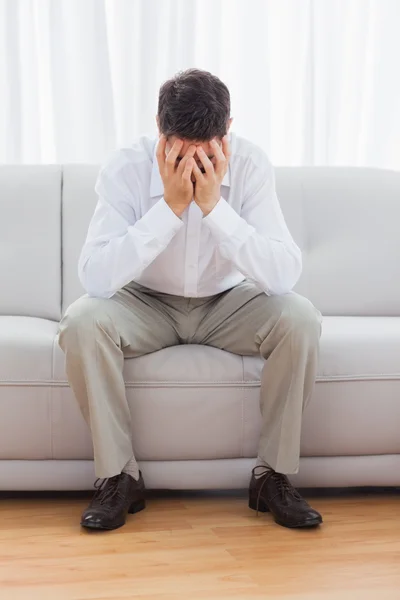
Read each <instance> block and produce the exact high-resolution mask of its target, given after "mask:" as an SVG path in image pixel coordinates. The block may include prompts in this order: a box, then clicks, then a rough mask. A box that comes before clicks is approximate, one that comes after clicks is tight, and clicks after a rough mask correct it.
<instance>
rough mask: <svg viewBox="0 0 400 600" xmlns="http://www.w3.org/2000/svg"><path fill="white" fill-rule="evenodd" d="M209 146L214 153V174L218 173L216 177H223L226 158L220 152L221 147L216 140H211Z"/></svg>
mask: <svg viewBox="0 0 400 600" xmlns="http://www.w3.org/2000/svg"><path fill="white" fill-rule="evenodd" d="M210 145H211V148H212V149H213V151H214V156H215V172H216V173H218V175H225V171H226V167H227V158H226V156H225V154H224V153H223V152H222V149H221V146H220V145H219V144H218V142H217V141H216V140H212V142H210Z"/></svg>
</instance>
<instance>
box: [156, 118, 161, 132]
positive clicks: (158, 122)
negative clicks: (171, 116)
mask: <svg viewBox="0 0 400 600" xmlns="http://www.w3.org/2000/svg"><path fill="white" fill-rule="evenodd" d="M156 123H157V129H158V137H160V135H161V130H160V119H159V118H158V115H156Z"/></svg>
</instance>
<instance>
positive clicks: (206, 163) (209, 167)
mask: <svg viewBox="0 0 400 600" xmlns="http://www.w3.org/2000/svg"><path fill="white" fill-rule="evenodd" d="M197 156H198V157H199V159H200V161H201V164H202V165H203V167H204V170H205V172H206V173H207V175H209V176H210V177H211V176H212V175H213V174H214V166H213V164H212V162H211V160H210V159H209V158H208V156H207V154H206V153H205V152H204V150H203V148H202V147H201V146H197Z"/></svg>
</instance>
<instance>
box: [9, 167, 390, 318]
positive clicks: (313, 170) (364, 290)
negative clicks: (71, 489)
mask: <svg viewBox="0 0 400 600" xmlns="http://www.w3.org/2000/svg"><path fill="white" fill-rule="evenodd" d="M97 172H98V167H97V166H94V165H93V166H89V165H68V166H65V167H63V169H62V171H61V169H60V167H57V166H36V167H31V166H15V167H11V166H4V167H1V168H0V314H14V315H27V316H36V317H44V318H49V319H54V320H57V319H59V317H60V314H61V312H63V311H64V310H65V309H66V308H67V306H68V305H69V304H70V303H71V302H73V301H74V300H75V299H76V298H78V297H79V296H80V295H81V294H82V293H83V290H82V288H81V285H80V283H79V280H78V275H77V261H78V257H79V253H80V250H81V247H82V245H83V242H84V239H85V236H86V231H87V227H88V224H89V221H90V218H91V215H92V214H93V211H94V207H95V205H96V195H95V193H94V183H95V179H96V175H97ZM276 180H277V190H278V195H279V198H280V201H281V205H282V209H283V212H284V214H285V217H286V220H287V223H288V225H289V228H290V230H291V232H292V234H293V236H294V238H295V239H296V241H297V243H298V244H299V245H300V247H301V248H302V250H303V263H304V270H303V275H302V277H301V280H300V282H299V284H298V286H297V288H296V290H297V291H298V292H299V293H301V294H304V295H305V296H307V297H308V298H310V300H311V301H312V302H313V303H314V304H315V305H316V306H318V308H319V309H320V310H321V311H322V312H323V313H324V314H325V315H392V316H398V315H400V233H399V221H400V173H397V172H393V171H384V170H377V169H360V168H344V167H307V168H305V167H298V168H296V167H284V168H283V167H282V168H278V169H276ZM61 239H62V249H61ZM61 265H62V278H61Z"/></svg>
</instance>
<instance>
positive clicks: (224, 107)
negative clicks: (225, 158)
mask: <svg viewBox="0 0 400 600" xmlns="http://www.w3.org/2000/svg"><path fill="white" fill-rule="evenodd" d="M230 110H231V102H230V94H229V90H228V88H227V87H226V85H225V84H224V83H223V82H222V81H221V80H220V79H218V77H216V76H215V75H212V74H211V73H208V71H201V70H199V69H189V70H187V71H183V72H181V73H178V74H177V75H175V77H173V78H172V79H169V80H168V81H166V82H165V83H164V84H163V85H162V86H161V89H160V94H159V100H158V115H157V123H158V128H159V131H160V134H164V135H165V136H166V138H167V140H168V144H167V151H168V149H169V148H170V147H171V146H172V145H173V143H174V141H175V140H176V139H181V140H183V142H184V145H183V147H182V151H181V154H182V156H184V154H185V152H186V150H187V148H188V147H189V146H190V144H191V143H196V144H197V145H199V144H201V145H202V147H203V149H204V151H205V152H206V154H207V155H208V156H209V157H210V158H211V157H212V154H213V153H212V151H211V148H210V144H209V142H210V141H211V140H213V139H216V140H217V141H218V142H219V143H220V142H221V139H222V138H223V137H224V136H225V135H226V134H227V133H228V130H229V127H230V124H231V118H230ZM182 156H180V158H182Z"/></svg>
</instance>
